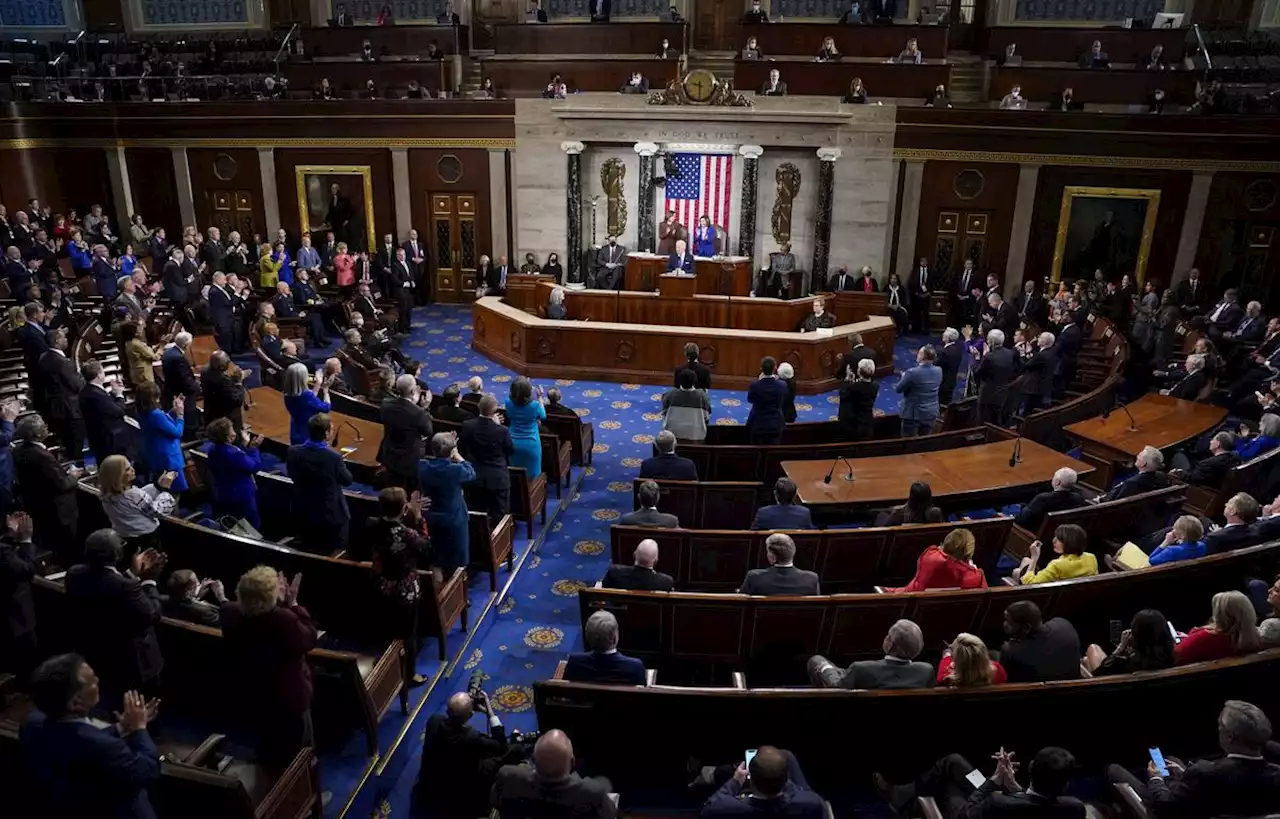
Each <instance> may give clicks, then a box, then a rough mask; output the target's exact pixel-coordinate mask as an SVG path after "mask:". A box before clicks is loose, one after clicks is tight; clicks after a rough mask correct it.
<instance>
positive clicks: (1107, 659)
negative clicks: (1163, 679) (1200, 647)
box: [1081, 609, 1173, 677]
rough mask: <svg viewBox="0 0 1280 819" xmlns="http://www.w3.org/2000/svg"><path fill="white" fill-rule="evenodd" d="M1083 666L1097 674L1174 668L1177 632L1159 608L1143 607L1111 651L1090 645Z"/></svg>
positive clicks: (1095, 675) (1104, 674) (1098, 675)
mask: <svg viewBox="0 0 1280 819" xmlns="http://www.w3.org/2000/svg"><path fill="white" fill-rule="evenodd" d="M1081 665H1082V666H1084V669H1085V670H1086V671H1088V672H1089V674H1091V675H1092V676H1094V677H1104V676H1107V675H1109V674H1133V673H1135V672H1138V671H1160V670H1162V669H1166V668H1172V667H1173V634H1172V633H1171V632H1170V629H1169V621H1168V620H1166V619H1165V616H1164V615H1163V614H1161V613H1160V612H1158V611H1156V610H1155V609H1143V610H1142V611H1140V612H1138V613H1137V614H1135V615H1133V620H1132V621H1131V622H1130V623H1129V627H1128V628H1127V629H1125V630H1124V632H1123V633H1122V634H1121V635H1120V642H1119V643H1118V644H1116V648H1115V650H1114V651H1112V652H1111V653H1110V654H1107V652H1105V651H1103V650H1102V646H1099V645H1090V646H1089V647H1088V648H1087V649H1085V652H1084V660H1083V661H1081Z"/></svg>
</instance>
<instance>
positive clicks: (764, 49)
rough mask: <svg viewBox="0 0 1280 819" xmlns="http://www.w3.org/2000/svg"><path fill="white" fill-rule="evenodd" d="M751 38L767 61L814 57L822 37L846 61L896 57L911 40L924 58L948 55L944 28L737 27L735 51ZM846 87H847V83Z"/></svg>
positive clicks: (762, 25)
mask: <svg viewBox="0 0 1280 819" xmlns="http://www.w3.org/2000/svg"><path fill="white" fill-rule="evenodd" d="M751 37H755V38H756V44H757V45H759V46H760V52H761V53H762V54H764V56H766V57H775V56H783V55H795V56H801V55H807V56H809V57H814V56H816V55H817V53H818V49H820V48H821V47H822V40H823V38H824V37H831V38H832V39H833V40H835V41H836V49H838V50H839V51H840V53H841V54H844V55H846V56H848V57H879V58H880V59H888V58H890V57H896V56H898V55H899V54H901V53H902V50H903V49H904V48H906V45H907V40H909V39H911V38H912V37H914V38H915V39H916V42H917V43H918V44H919V45H920V51H921V52H923V53H924V56H925V57H926V58H932V59H941V58H942V57H944V56H946V53H947V27H946V26H850V25H843V26H842V25H838V24H836V23H834V22H821V23H740V24H739V25H738V34H737V37H736V38H735V39H734V41H733V42H734V51H735V52H738V53H742V48H743V46H745V45H746V44H747V40H748V39H750V38H751ZM864 79H865V78H864ZM846 85H847V83H846Z"/></svg>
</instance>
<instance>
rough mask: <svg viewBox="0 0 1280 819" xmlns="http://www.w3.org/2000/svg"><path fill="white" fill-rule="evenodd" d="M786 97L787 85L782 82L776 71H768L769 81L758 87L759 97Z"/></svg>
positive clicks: (779, 73)
mask: <svg viewBox="0 0 1280 819" xmlns="http://www.w3.org/2000/svg"><path fill="white" fill-rule="evenodd" d="M786 95H787V84H786V83H785V82H783V81H782V74H781V72H779V71H778V69H776V68H774V69H770V71H769V79H768V81H767V82H765V84H764V85H763V86H761V87H760V96H762V97H785V96H786Z"/></svg>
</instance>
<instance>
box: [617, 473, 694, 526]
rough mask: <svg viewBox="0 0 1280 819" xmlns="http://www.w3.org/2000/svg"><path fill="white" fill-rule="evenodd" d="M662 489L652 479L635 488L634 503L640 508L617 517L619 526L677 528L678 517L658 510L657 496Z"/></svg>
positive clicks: (678, 523)
mask: <svg viewBox="0 0 1280 819" xmlns="http://www.w3.org/2000/svg"><path fill="white" fill-rule="evenodd" d="M661 494H662V491H661V490H660V489H659V488H658V484H656V483H654V482H653V481H645V482H644V483H642V484H640V488H639V489H638V490H636V503H637V504H639V506H640V508H639V509H636V510H635V511H634V512H627V513H626V514H625V515H623V516H622V517H620V518H618V524H619V525H621V526H648V527H652V528H655V529H679V528H680V519H679V518H677V517H676V516H675V515H672V514H670V513H668V512H659V511H658V498H659V497H660V496H661Z"/></svg>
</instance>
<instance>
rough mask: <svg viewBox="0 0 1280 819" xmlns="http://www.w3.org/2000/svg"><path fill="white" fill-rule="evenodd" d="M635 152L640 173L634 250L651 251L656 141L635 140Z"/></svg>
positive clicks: (653, 242) (652, 247) (638, 175)
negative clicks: (638, 159)
mask: <svg viewBox="0 0 1280 819" xmlns="http://www.w3.org/2000/svg"><path fill="white" fill-rule="evenodd" d="M635 152H636V153H637V154H639V156H640V173H638V174H636V177H637V181H638V183H639V188H640V198H639V206H638V207H637V208H636V250H644V251H648V252H649V253H652V252H653V251H654V249H655V247H656V246H657V245H656V241H655V239H654V235H653V227H654V219H653V157H654V155H655V154H657V153H658V145H657V143H656V142H637V143H636V144H635Z"/></svg>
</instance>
